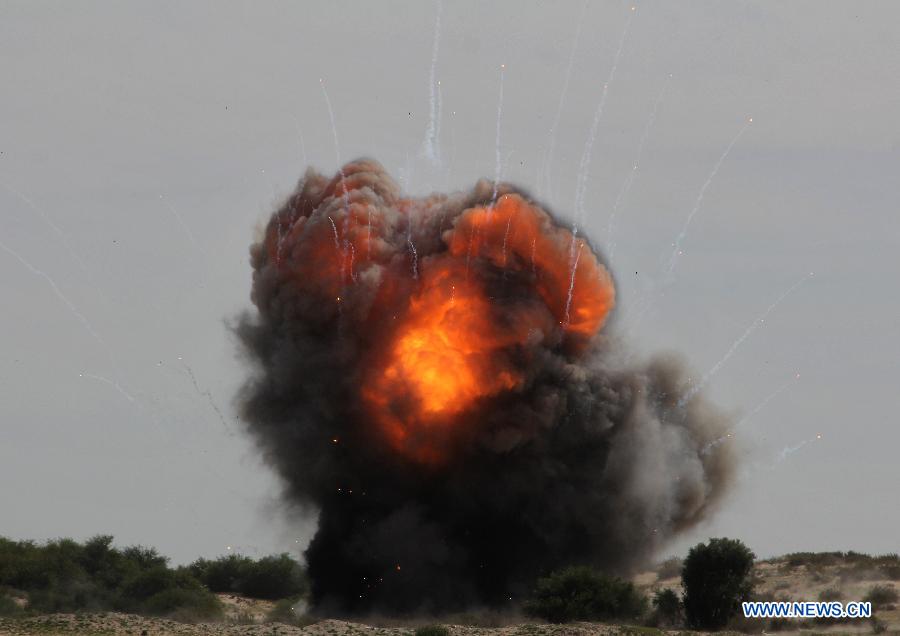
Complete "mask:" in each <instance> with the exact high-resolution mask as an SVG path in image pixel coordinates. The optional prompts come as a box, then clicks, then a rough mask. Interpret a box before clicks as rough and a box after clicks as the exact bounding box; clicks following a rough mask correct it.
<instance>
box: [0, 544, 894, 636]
mask: <svg viewBox="0 0 900 636" xmlns="http://www.w3.org/2000/svg"><path fill="white" fill-rule="evenodd" d="M677 571H678V567H677V564H667V565H665V566H663V567H662V568H661V569H660V570H657V571H648V572H643V573H641V574H639V575H637V576H636V577H635V578H634V582H635V584H636V585H637V586H638V587H640V588H641V589H642V590H643V591H644V592H645V593H646V594H648V595H651V594H652V593H653V592H655V591H656V590H659V589H663V588H666V587H670V588H672V589H674V590H676V591H677V592H679V593H680V592H681V589H680V580H679V578H678V574H677ZM660 572H662V574H663V576H660ZM754 575H755V578H756V591H757V594H758V595H759V596H760V597H762V598H767V599H773V600H796V601H807V600H812V601H814V600H818V599H819V595H820V594H822V593H823V592H825V591H826V590H827V591H829V592H830V594H832V595H834V594H835V593H836V594H838V595H839V598H840V599H841V600H843V601H844V602H846V601H853V600H862V599H863V598H864V597H865V595H866V594H867V593H868V591H869V590H870V589H871V588H872V586H874V585H887V586H892V587H894V588H895V589H900V582H898V581H896V580H891V579H888V578H885V574H884V572H883V571H881V570H879V569H878V568H866V567H861V566H860V565H859V564H858V563H857V564H854V563H850V562H846V563H845V562H836V563H831V564H824V565H823V564H797V563H790V562H788V561H787V560H786V559H771V560H768V561H760V562H758V563H757V564H756V566H755V570H754ZM219 598H220V600H221V601H222V603H223V605H224V606H225V615H226V620H225V621H224V622H220V623H201V624H185V623H178V622H174V621H170V620H164V619H155V618H145V617H141V616H134V615H130V614H116V613H103V614H81V615H73V614H53V615H48V616H39V617H32V618H27V619H0V636H6V635H10V636H12V635H16V636H18V635H23V636H24V635H33V634H42V635H47V636H55V635H63V634H66V635H71V634H79V635H81V634H83V635H87V636H90V635H100V634H104V635H110V636H125V635H128V636H162V635H169V634H172V635H176V636H212V635H216V634H224V635H231V634H233V635H235V636H237V635H242V636H263V635H266V636H275V635H278V636H291V635H294V634H298V635H299V634H305V635H309V636H356V635H363V634H366V635H372V636H380V635H384V636H387V635H392V636H412V635H413V634H414V632H415V625H414V624H412V623H410V624H407V625H402V626H391V627H384V626H375V625H366V624H361V623H352V622H346V621H340V620H322V621H318V622H314V623H311V624H309V625H306V626H304V627H295V626H290V625H285V624H282V623H263V621H264V619H265V616H266V614H267V613H268V612H269V611H270V610H271V609H272V607H273V605H274V604H273V603H271V602H268V601H258V600H253V599H247V598H242V597H239V596H233V595H219ZM877 614H878V618H879V620H880V621H881V622H882V623H883V624H884V626H885V627H886V630H887V631H885V632H884V633H885V634H886V635H887V634H893V635H900V609H898V608H897V607H894V606H891V607H888V608H885V609H882V610H880V611H878V613H877ZM453 622H454V621H452V620H451V621H449V623H451V624H447V627H448V628H449V630H450V633H451V634H452V635H453V636H688V635H689V634H690V632H685V631H678V632H676V631H671V632H662V631H660V630H656V629H652V628H646V627H626V626H616V625H604V624H600V623H575V624H569V625H544V624H534V623H525V622H522V623H518V624H512V625H507V626H505V627H477V626H472V625H454V624H452V623H453ZM871 632H872V623H871V622H870V621H867V620H860V621H853V622H844V623H839V624H831V625H827V624H821V623H819V624H816V623H812V622H809V623H806V624H800V623H796V622H791V623H787V624H785V625H784V627H783V630H782V631H781V632H779V634H784V635H787V634H798V633H803V634H813V633H815V634H833V635H835V636H836V635H837V634H852V633H871ZM762 633H763V634H765V633H766V632H762Z"/></svg>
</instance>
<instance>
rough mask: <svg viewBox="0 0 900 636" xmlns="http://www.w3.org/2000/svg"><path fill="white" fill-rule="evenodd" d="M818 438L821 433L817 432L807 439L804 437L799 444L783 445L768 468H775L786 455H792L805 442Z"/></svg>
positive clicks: (820, 436)
mask: <svg viewBox="0 0 900 636" xmlns="http://www.w3.org/2000/svg"><path fill="white" fill-rule="evenodd" d="M820 439H822V434H821V433H817V434H816V436H815V437H810V438H809V439H805V440H803V441H802V442H800V443H799V444H796V445H794V446H785V447H784V448H783V449H781V452H780V453H779V454H778V458H777V459H776V460H775V463H774V464H772V466H770V468H775V466H777V465H778V464H780V463H782V462H783V461H784V460H786V459H787V458H788V457H790V456H791V455H793V454H794V453H796V452H797V451H799V450H800V449H801V448H803V447H804V446H806V445H807V444H811V443H813V442H815V441H817V440H820Z"/></svg>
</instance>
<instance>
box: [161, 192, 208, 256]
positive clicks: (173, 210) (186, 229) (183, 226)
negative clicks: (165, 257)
mask: <svg viewBox="0 0 900 636" xmlns="http://www.w3.org/2000/svg"><path fill="white" fill-rule="evenodd" d="M159 199H160V201H162V202H163V203H164V204H165V206H166V207H167V208H168V209H169V212H171V213H172V216H174V217H175V219H176V220H177V221H178V225H180V226H181V229H182V231H184V233H185V235H186V236H187V237H188V240H189V241H190V242H191V246H192V247H193V248H194V249H196V250H199V249H200V247H199V246H198V245H197V239H195V238H194V233H193V232H191V228H190V227H189V226H188V224H187V223H185V222H184V218H183V217H182V216H181V213H179V212H178V210H177V209H176V208H175V206H174V205H172V204H171V203H169V200H168V199H167V198H166V197H164V196H163V195H159Z"/></svg>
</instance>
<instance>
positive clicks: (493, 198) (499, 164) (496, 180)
mask: <svg viewBox="0 0 900 636" xmlns="http://www.w3.org/2000/svg"><path fill="white" fill-rule="evenodd" d="M505 71H506V64H501V65H500V96H499V98H498V99H497V136H496V141H495V144H494V145H495V158H494V161H495V163H496V165H495V169H494V191H493V193H492V194H491V206H494V205H495V204H496V203H497V189H498V188H499V187H500V174H501V172H502V170H503V161H502V159H501V157H500V122H501V120H502V117H503V76H504V75H505Z"/></svg>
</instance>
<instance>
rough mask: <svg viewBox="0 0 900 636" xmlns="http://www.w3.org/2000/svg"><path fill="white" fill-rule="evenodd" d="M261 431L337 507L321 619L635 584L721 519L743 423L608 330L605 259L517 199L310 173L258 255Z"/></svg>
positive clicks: (325, 539) (311, 505)
mask: <svg viewBox="0 0 900 636" xmlns="http://www.w3.org/2000/svg"><path fill="white" fill-rule="evenodd" d="M251 255H252V265H253V270H254V272H253V292H252V299H253V302H254V303H255V305H256V307H257V308H258V313H257V314H255V315H246V316H244V317H243V318H242V319H241V321H240V322H239V324H238V327H237V331H238V334H239V336H240V339H241V341H242V342H243V344H244V346H245V348H246V350H247V351H248V352H249V357H250V358H251V359H252V360H253V362H254V364H255V368H256V373H255V374H254V375H253V376H252V378H251V379H250V380H249V381H248V383H247V385H246V387H245V389H244V392H243V393H242V395H241V404H242V409H243V415H244V417H245V420H246V422H247V425H248V427H249V430H250V432H251V434H252V435H253V436H254V437H255V439H256V441H257V443H258V445H259V447H260V449H261V450H262V452H263V453H264V455H265V457H266V459H267V460H268V462H270V463H271V465H272V466H273V468H274V469H275V470H276V471H277V473H278V474H279V475H280V477H281V478H282V480H283V482H284V485H285V498H286V499H287V500H288V501H289V502H290V503H292V504H294V505H298V506H301V507H303V508H304V509H307V510H309V511H311V512H318V515H319V526H318V531H317V533H316V535H315V537H314V539H313V540H312V542H311V544H310V545H309V548H308V549H307V552H306V558H307V562H308V566H309V574H310V577H311V579H312V585H313V590H312V593H313V604H314V605H315V606H316V607H317V608H319V609H320V610H321V611H326V612H343V613H362V612H370V611H373V612H382V613H398V612H409V611H428V612H446V611H451V610H456V609H460V608H462V607H466V606H474V605H478V606H498V605H503V604H505V603H509V602H510V601H512V602H516V601H519V600H521V599H522V598H523V597H524V596H525V595H527V594H528V592H529V590H530V589H531V587H532V585H533V582H534V579H535V577H536V576H539V575H541V574H543V573H546V572H547V571H549V570H551V569H554V568H557V567H560V566H563V565H567V564H572V563H587V564H593V565H596V566H598V567H602V568H605V569H607V570H609V571H614V572H621V571H625V570H627V569H628V568H630V567H633V566H634V565H636V564H637V563H639V562H640V561H641V560H642V559H644V558H646V557H647V556H648V555H650V554H652V553H653V551H654V550H655V549H656V548H658V547H659V546H660V545H661V544H662V543H663V542H665V541H666V540H667V539H669V538H671V537H672V536H673V535H674V534H676V533H678V532H680V531H683V530H684V529H686V528H689V527H691V526H692V525H693V524H695V523H697V522H698V521H699V520H701V519H703V518H704V516H705V515H706V514H707V513H708V512H709V511H710V509H711V508H712V507H713V506H714V505H715V503H716V502H717V500H719V499H720V498H721V496H722V494H723V492H724V490H725V489H726V487H727V485H728V482H729V481H730V476H731V473H732V457H731V450H730V447H729V445H728V444H722V445H718V444H713V445H710V443H711V442H713V441H714V440H717V439H720V438H721V437H722V435H723V433H724V431H725V429H726V427H727V422H726V421H725V419H724V418H723V416H722V415H721V414H720V413H719V412H718V411H716V410H715V409H713V408H712V407H711V406H710V405H708V404H707V403H705V402H704V401H703V400H702V398H701V397H699V396H694V397H692V398H691V399H690V400H688V401H687V402H686V403H684V404H681V405H679V400H680V398H681V396H683V395H685V393H686V391H687V390H689V388H690V387H689V382H688V380H687V378H686V375H685V372H684V371H683V369H682V367H681V366H680V365H679V364H678V363H677V361H675V360H673V359H671V358H666V357H661V358H659V359H655V360H653V361H651V362H649V363H648V364H645V365H640V366H635V365H634V364H633V363H626V362H622V360H625V359H627V356H624V355H622V354H621V352H620V351H619V349H620V346H619V345H617V344H615V343H614V341H613V340H612V339H611V338H610V337H609V336H608V335H607V334H606V332H605V330H604V329H603V326H604V324H605V323H606V322H607V321H608V319H609V317H610V312H611V311H612V309H613V306H614V303H615V290H614V285H613V281H612V277H611V275H610V273H609V272H608V271H607V269H606V268H605V266H604V265H603V263H602V262H601V260H600V258H599V256H598V254H597V252H596V251H595V250H594V249H593V248H592V247H591V246H590V245H589V244H588V243H586V242H585V241H584V240H583V239H582V238H579V237H573V235H572V233H571V232H570V231H569V230H568V229H566V228H565V227H564V226H563V225H561V224H560V223H559V222H558V221H557V220H556V219H554V217H553V216H551V215H550V214H548V213H547V212H546V211H544V210H543V209H542V208H541V207H540V206H539V205H538V204H537V203H535V202H534V201H532V200H530V199H529V198H528V196H527V195H526V194H524V193H522V192H519V191H517V190H516V189H514V188H512V187H510V186H506V185H501V186H500V187H499V188H495V187H494V184H492V183H490V182H487V181H480V182H479V183H478V184H476V186H475V187H474V188H473V189H472V190H471V191H470V192H464V193H456V194H450V195H443V194H433V195H431V196H429V197H426V198H421V199H414V198H407V197H404V196H402V194H401V193H400V191H399V189H398V187H397V185H396V184H395V182H394V181H393V180H392V179H391V178H390V177H389V176H388V174H387V173H386V172H385V171H384V169H383V168H382V167H381V166H380V165H379V164H378V163H377V162H375V161H371V160H360V161H356V162H353V163H350V164H347V165H346V166H344V168H343V169H342V170H341V171H340V173H339V174H337V175H336V176H335V177H333V178H326V177H324V176H322V175H320V174H318V173H317V172H315V171H313V170H309V171H308V172H307V173H306V175H305V176H304V177H303V179H301V181H300V183H299V185H298V187H297V190H296V192H294V193H293V194H292V195H291V196H290V198H289V199H288V200H287V201H286V202H285V203H284V205H283V206H282V207H281V209H279V210H278V211H277V212H275V213H274V214H273V215H272V218H271V220H270V221H269V223H268V226H267V228H266V230H265V234H264V236H263V237H262V238H261V240H260V241H259V242H258V243H256V244H255V245H253V246H252V248H251Z"/></svg>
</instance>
